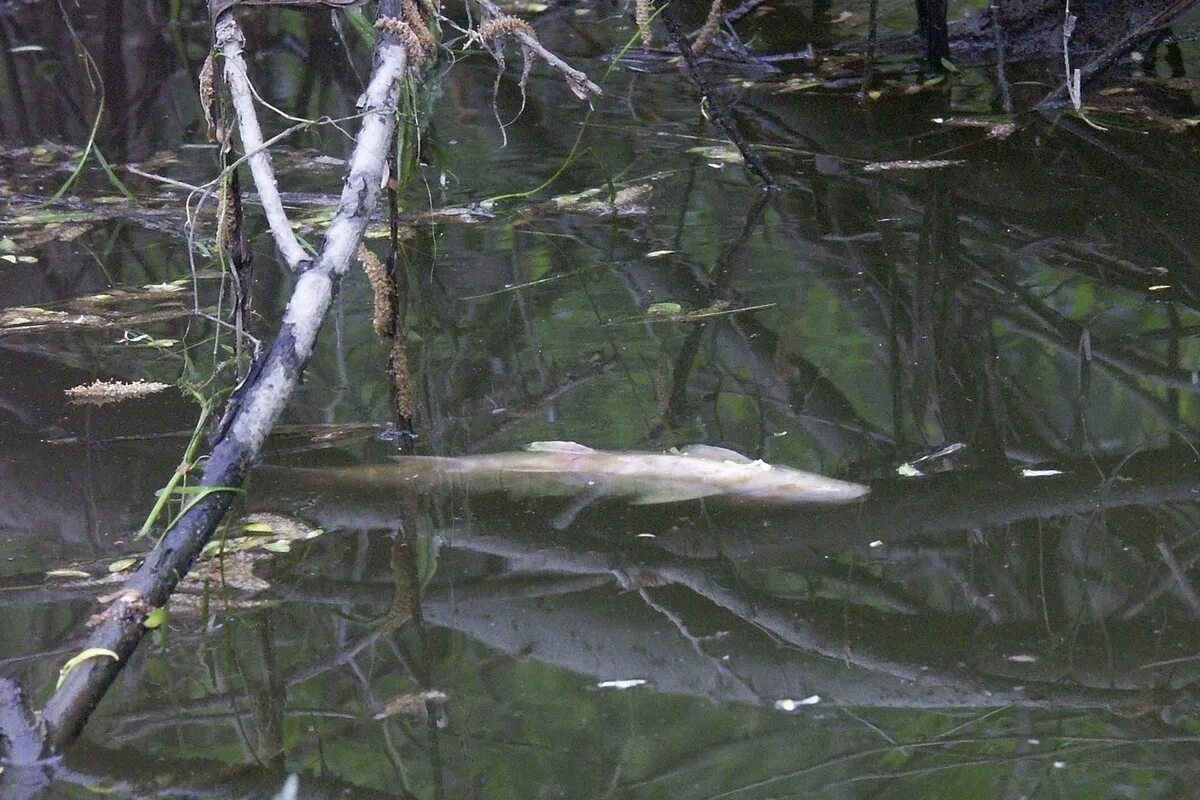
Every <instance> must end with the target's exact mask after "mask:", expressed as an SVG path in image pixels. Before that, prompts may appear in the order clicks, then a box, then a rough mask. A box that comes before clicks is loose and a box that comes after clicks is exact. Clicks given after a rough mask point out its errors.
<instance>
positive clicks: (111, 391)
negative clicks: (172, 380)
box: [65, 380, 171, 406]
mask: <svg viewBox="0 0 1200 800" xmlns="http://www.w3.org/2000/svg"><path fill="white" fill-rule="evenodd" d="M169 388H171V384H169V383H158V382H155V381H142V380H137V381H133V382H132V383H125V382H123V381H102V380H96V381H93V382H92V383H85V384H81V385H79V386H73V387H71V388H70V389H67V390H66V391H65V394H66V395H67V398H68V399H69V400H70V401H71V402H72V403H90V404H92V405H95V406H102V405H104V404H105V403H119V402H121V401H122V400H134V399H136V398H139V397H146V396H147V395H152V394H157V393H158V392H161V391H163V390H164V389H169Z"/></svg>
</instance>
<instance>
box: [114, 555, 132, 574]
mask: <svg viewBox="0 0 1200 800" xmlns="http://www.w3.org/2000/svg"><path fill="white" fill-rule="evenodd" d="M136 563H137V559H136V558H118V559H117V560H116V561H114V562H112V563H111V564H109V565H108V571H109V572H124V571H125V570H127V569H129V568H130V567H132V566H133V565H134V564H136Z"/></svg>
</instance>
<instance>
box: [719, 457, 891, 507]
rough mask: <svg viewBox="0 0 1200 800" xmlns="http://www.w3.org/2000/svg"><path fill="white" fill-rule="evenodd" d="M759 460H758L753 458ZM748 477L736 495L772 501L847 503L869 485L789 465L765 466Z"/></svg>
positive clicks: (866, 489) (862, 494) (860, 497)
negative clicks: (754, 474)
mask: <svg viewBox="0 0 1200 800" xmlns="http://www.w3.org/2000/svg"><path fill="white" fill-rule="evenodd" d="M756 463H758V464H762V462H756ZM762 466H763V467H764V468H763V469H761V470H760V471H759V473H758V474H757V475H756V476H754V478H753V479H752V480H749V481H748V482H747V483H746V484H745V485H744V487H743V488H742V490H741V491H739V492H737V496H738V497H741V498H745V499H748V500H749V499H753V500H762V501H766V502H775V503H851V502H854V501H855V500H860V499H862V498H863V497H865V496H867V495H868V494H869V493H870V491H871V488H870V487H869V486H864V485H863V484H861V483H852V482H850V481H843V480H838V479H837V478H827V477H825V476H824V475H817V474H816V473H812V472H804V471H803V470H798V469H791V468H790V467H779V466H768V465H766V464H762Z"/></svg>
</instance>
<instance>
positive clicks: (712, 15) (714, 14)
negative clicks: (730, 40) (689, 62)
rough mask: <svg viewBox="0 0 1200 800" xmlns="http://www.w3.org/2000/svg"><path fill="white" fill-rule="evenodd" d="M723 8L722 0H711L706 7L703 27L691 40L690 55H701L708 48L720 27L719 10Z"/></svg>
mask: <svg viewBox="0 0 1200 800" xmlns="http://www.w3.org/2000/svg"><path fill="white" fill-rule="evenodd" d="M724 9H725V4H724V2H722V0H712V5H711V6H709V7H708V18H707V19H705V20H704V27H702V28H701V29H700V33H699V34H697V35H696V41H694V42H692V55H696V56H698V55H702V54H703V53H704V51H705V50H707V49H708V45H709V44H710V43H711V42H712V40H713V37H714V36H716V35H717V31H718V30H719V29H720V27H721V12H722V11H724Z"/></svg>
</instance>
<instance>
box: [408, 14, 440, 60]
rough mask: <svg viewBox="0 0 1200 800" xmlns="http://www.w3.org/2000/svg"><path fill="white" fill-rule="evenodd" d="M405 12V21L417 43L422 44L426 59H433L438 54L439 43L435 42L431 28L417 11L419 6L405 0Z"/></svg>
mask: <svg viewBox="0 0 1200 800" xmlns="http://www.w3.org/2000/svg"><path fill="white" fill-rule="evenodd" d="M403 10H404V21H405V22H407V23H408V27H409V28H410V29H412V32H413V34H414V35H415V36H416V37H417V41H418V42H420V44H421V52H423V53H424V54H425V57H426V58H432V57H433V54H434V53H436V52H437V42H435V41H434V40H433V34H431V33H430V32H429V26H428V25H426V24H425V20H424V19H423V18H422V17H421V12H420V11H418V10H417V4H416V3H414V2H413V0H404V4H403Z"/></svg>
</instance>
